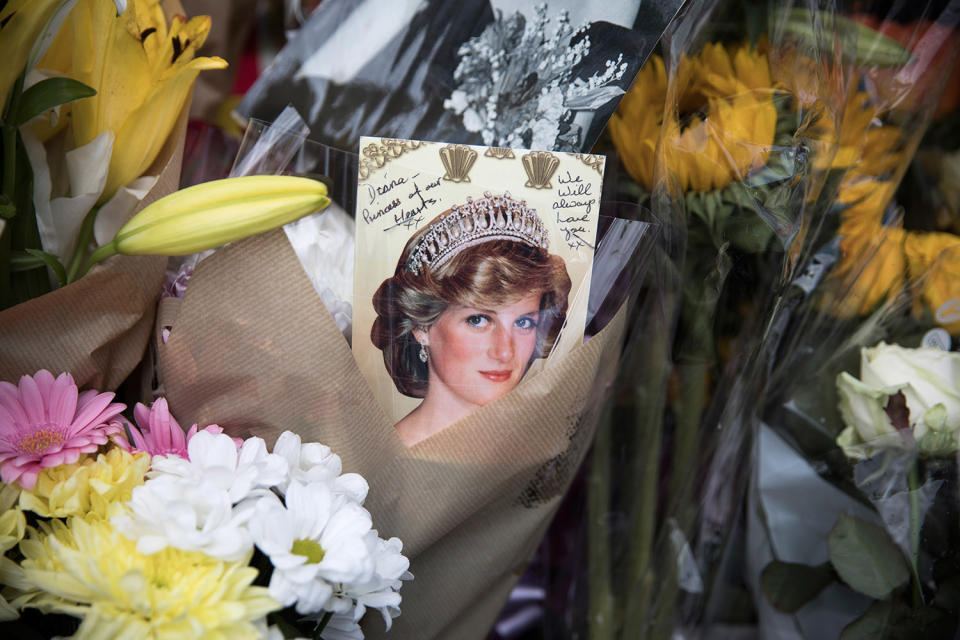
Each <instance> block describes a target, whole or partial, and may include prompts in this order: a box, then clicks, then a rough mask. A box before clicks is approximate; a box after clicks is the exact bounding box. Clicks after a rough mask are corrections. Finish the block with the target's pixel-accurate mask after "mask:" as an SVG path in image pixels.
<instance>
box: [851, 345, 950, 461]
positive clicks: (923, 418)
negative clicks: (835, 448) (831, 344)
mask: <svg viewBox="0 0 960 640" xmlns="http://www.w3.org/2000/svg"><path fill="white" fill-rule="evenodd" d="M860 378H861V379H860V380H857V379H856V378H854V377H853V376H851V375H849V374H847V373H842V374H840V376H839V377H838V378H837V392H838V394H839V396H840V414H841V416H842V417H843V422H844V424H845V425H846V429H844V430H843V432H842V433H841V434H840V436H839V437H838V438H837V444H839V445H840V446H841V447H843V450H844V452H845V453H846V454H847V455H848V456H849V457H852V458H864V457H868V456H870V455H873V454H874V453H876V452H877V451H879V450H882V449H888V448H891V447H900V448H903V447H907V446H909V440H908V439H905V438H904V437H903V436H902V435H901V434H899V433H898V432H897V429H896V427H895V426H894V425H893V423H892V422H891V420H890V417H889V416H888V415H887V413H886V407H887V403H888V402H889V399H890V397H891V396H894V395H896V394H897V393H902V394H903V396H904V398H905V400H906V405H907V411H908V422H909V427H910V429H911V431H912V435H913V440H915V441H916V443H917V447H918V449H919V450H920V451H921V452H923V453H928V454H944V453H949V452H952V451H955V450H957V449H958V447H960V353H956V352H952V351H941V350H940V349H934V348H930V347H921V348H918V349H908V348H905V347H901V346H899V345H889V344H886V343H883V342H881V343H880V344H878V345H877V346H876V347H873V348H864V349H862V350H861V352H860Z"/></svg>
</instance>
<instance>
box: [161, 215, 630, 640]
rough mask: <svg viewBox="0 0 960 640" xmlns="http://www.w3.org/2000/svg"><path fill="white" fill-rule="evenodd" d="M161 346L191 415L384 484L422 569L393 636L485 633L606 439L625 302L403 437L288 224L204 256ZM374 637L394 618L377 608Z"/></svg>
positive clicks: (373, 489) (377, 492)
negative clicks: (294, 245)
mask: <svg viewBox="0 0 960 640" xmlns="http://www.w3.org/2000/svg"><path fill="white" fill-rule="evenodd" d="M165 324H167V325H168V326H170V327H171V332H170V337H169V339H168V341H167V342H166V343H165V344H162V345H160V346H159V347H158V354H157V357H158V365H159V366H158V370H159V377H160V380H161V384H163V386H164V388H165V390H166V396H167V400H168V401H169V403H170V406H171V407H172V410H173V412H174V414H175V415H176V416H177V419H178V420H180V422H181V423H182V424H191V423H194V422H197V423H199V424H201V426H202V425H206V424H210V423H217V424H219V425H220V426H222V427H223V428H224V429H225V430H226V431H227V433H230V434H231V435H234V436H242V437H248V436H251V435H256V436H260V437H263V438H264V439H265V440H267V443H268V445H272V443H273V441H274V440H275V439H276V437H277V436H278V435H279V434H280V433H281V432H282V431H284V430H287V429H289V430H292V431H295V432H297V433H299V434H300V436H301V437H302V438H303V439H304V441H319V442H322V443H324V444H326V445H328V446H330V447H331V448H332V449H333V451H334V452H336V453H337V454H339V455H340V456H341V458H342V459H343V466H344V471H350V472H357V473H360V474H362V475H363V476H364V477H365V478H366V479H367V481H368V482H369V483H370V493H369V496H368V498H367V502H366V505H365V506H366V507H367V508H368V509H369V510H370V512H371V514H372V515H373V522H374V526H375V527H376V528H377V529H378V530H379V532H380V535H381V536H382V537H391V536H397V537H399V538H400V539H401V540H403V544H404V553H405V555H407V557H409V558H410V560H411V571H412V572H413V574H414V575H415V579H414V580H413V581H412V582H408V583H406V584H405V585H404V587H403V589H402V590H401V595H402V596H403V604H402V605H401V609H402V611H403V613H402V615H401V616H400V617H399V618H398V619H396V620H395V621H394V627H393V629H392V630H391V631H390V632H389V635H387V636H386V637H388V638H391V639H393V640H398V639H402V638H416V639H418V640H425V639H429V638H457V639H458V640H460V639H469V638H484V637H486V634H487V631H488V629H489V628H490V625H491V624H492V623H493V621H494V619H495V617H496V614H497V613H498V612H499V610H500V608H501V607H502V605H503V603H504V602H505V600H506V598H507V595H508V593H509V590H510V588H511V587H512V586H513V584H514V583H515V582H516V580H517V578H518V577H519V575H520V573H521V572H522V571H523V568H524V567H525V565H526V564H527V562H528V561H529V559H530V557H531V555H532V553H533V551H534V549H535V548H536V545H537V543H538V541H539V539H540V537H541V536H542V534H543V532H544V530H545V528H546V526H547V525H548V524H549V521H550V519H551V517H552V516H553V514H554V512H555V510H556V508H557V506H558V504H559V501H560V498H561V496H562V495H563V492H564V491H565V490H566V488H567V486H568V484H569V482H570V481H571V479H572V477H573V474H574V472H575V471H576V469H577V467H578V466H579V464H580V462H581V460H582V458H583V456H584V454H585V453H586V450H587V448H588V446H589V443H590V440H591V439H592V436H593V427H594V426H595V420H593V419H591V417H592V416H586V417H585V416H584V414H585V412H589V411H592V410H595V409H597V408H598V407H599V402H598V401H597V399H598V397H599V395H598V394H599V393H600V391H599V388H601V387H602V386H603V385H604V383H605V382H606V381H609V380H610V379H612V377H613V375H614V373H615V368H616V365H617V361H618V354H619V349H620V342H621V338H622V336H623V329H624V324H625V313H624V311H623V310H621V312H620V313H619V314H618V315H617V317H616V319H615V320H614V321H613V322H611V324H610V326H608V327H607V328H606V329H605V330H604V331H602V332H601V333H600V334H598V335H597V336H596V337H594V338H593V339H591V340H590V341H589V342H587V343H586V344H584V345H581V346H579V347H577V348H575V349H574V350H573V351H572V352H571V353H569V354H568V355H567V356H565V357H564V358H563V359H561V360H560V361H558V362H557V363H556V364H555V365H554V366H552V367H551V368H550V369H547V370H545V371H543V372H541V373H539V374H538V375H536V376H535V377H533V378H532V379H528V380H524V381H522V382H521V383H520V385H519V386H518V387H517V388H516V389H514V390H513V391H512V392H510V393H509V394H507V395H506V396H504V397H502V398H500V399H498V400H496V401H494V402H492V403H490V404H488V405H486V406H484V407H481V408H480V409H478V410H477V411H475V412H474V413H472V414H471V415H470V416H468V417H467V418H465V419H464V420H461V421H460V422H458V423H456V424H454V425H452V426H450V427H448V428H447V429H445V430H444V431H442V432H440V433H438V434H436V435H434V436H432V437H430V438H428V439H427V440H424V441H423V442H421V443H419V444H417V445H416V446H414V447H412V448H409V449H408V448H406V447H404V445H403V443H402V442H401V441H400V439H399V437H398V436H397V435H396V432H395V431H394V429H393V425H392V422H391V421H390V420H389V419H388V418H387V416H386V414H385V413H384V411H383V410H382V409H381V408H380V406H379V404H378V403H377V402H376V401H375V400H374V397H373V395H372V393H371V391H370V389H369V387H368V386H367V384H366V382H365V380H364V378H363V376H362V375H361V374H360V371H359V369H358V368H357V366H356V364H355V361H354V360H353V356H352V355H351V352H350V348H349V346H348V345H347V342H346V341H345V340H344V339H343V336H342V335H341V334H340V332H339V331H338V330H337V327H336V325H335V324H334V321H333V319H332V318H331V317H330V315H329V313H327V311H326V309H325V308H324V307H323V304H322V303H321V301H320V299H319V298H318V296H317V295H316V293H315V292H314V290H313V287H312V286H311V284H310V282H309V280H308V279H307V277H306V275H304V273H303V271H302V269H301V267H300V265H299V263H298V261H297V258H296V255H295V254H294V253H293V250H292V249H291V248H290V246H289V244H288V242H287V240H286V238H285V236H284V235H283V232H282V231H274V232H271V233H269V234H265V235H263V236H260V237H257V238H253V239H250V240H247V241H244V242H242V243H238V244H236V245H233V246H230V247H227V248H226V249H223V250H221V251H219V252H217V253H215V254H214V255H213V256H211V257H210V258H208V259H206V260H204V261H203V262H201V263H200V265H199V266H198V267H197V270H196V271H195V273H194V275H193V277H192V279H191V282H190V286H189V287H188V288H187V292H186V295H185V296H184V298H183V300H182V303H180V305H179V308H178V309H177V310H176V317H175V318H171V317H170V315H167V316H166V320H165ZM369 617H370V620H368V621H367V623H366V625H365V632H366V633H367V634H368V636H367V637H370V638H375V637H380V634H382V633H383V621H382V620H381V619H380V618H379V616H377V615H371V616H369Z"/></svg>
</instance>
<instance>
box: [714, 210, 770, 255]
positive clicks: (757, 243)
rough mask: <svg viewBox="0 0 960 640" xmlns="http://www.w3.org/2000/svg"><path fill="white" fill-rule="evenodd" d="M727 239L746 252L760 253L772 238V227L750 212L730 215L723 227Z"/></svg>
mask: <svg viewBox="0 0 960 640" xmlns="http://www.w3.org/2000/svg"><path fill="white" fill-rule="evenodd" d="M724 232H725V235H726V238H727V240H729V242H730V244H732V245H733V246H734V247H736V248H738V249H740V250H741V251H745V252H747V253H760V252H761V251H763V250H764V249H766V248H767V245H769V244H770V241H771V240H772V239H773V229H771V228H770V225H768V224H767V223H766V222H764V221H763V220H761V219H760V217H759V216H756V215H753V213H751V212H744V215H739V216H734V217H731V218H730V219H729V220H728V221H727V226H726V228H725V229H724Z"/></svg>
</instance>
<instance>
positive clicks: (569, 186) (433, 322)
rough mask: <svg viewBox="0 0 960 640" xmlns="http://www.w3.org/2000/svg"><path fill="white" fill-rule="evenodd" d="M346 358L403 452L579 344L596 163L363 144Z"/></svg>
mask: <svg viewBox="0 0 960 640" xmlns="http://www.w3.org/2000/svg"><path fill="white" fill-rule="evenodd" d="M360 151H361V153H360V157H361V160H360V162H361V167H360V180H359V185H358V189H357V201H358V205H357V216H356V219H357V238H356V268H355V277H354V304H353V309H354V325H353V336H352V342H351V345H352V349H353V354H354V357H355V358H356V361H357V364H358V366H359V368H360V371H361V372H362V373H363V375H364V378H365V379H366V381H367V383H368V384H369V386H370V389H371V391H372V393H373V395H374V397H376V398H377V400H378V402H379V403H380V405H381V407H382V408H383V410H384V411H385V413H386V415H387V417H388V419H389V420H390V422H391V423H392V424H393V425H394V429H395V431H396V435H397V436H398V438H399V440H400V441H401V442H402V443H403V444H404V445H406V446H407V447H414V446H416V445H417V444H418V443H421V442H423V441H425V440H427V439H428V438H431V437H432V436H434V435H436V434H438V433H440V432H442V431H445V430H446V429H448V428H449V427H451V426H453V425H456V424H457V423H459V422H461V421H462V420H464V418H466V417H467V416H469V415H471V414H472V413H474V412H476V411H477V410H479V409H481V408H483V407H486V406H488V405H491V404H494V403H497V402H500V401H501V400H502V401H503V402H507V404H506V405H501V408H500V409H496V411H501V410H510V409H509V407H510V406H511V405H510V401H509V399H505V398H504V397H505V396H509V394H510V393H511V392H512V391H514V390H515V389H517V388H518V387H520V386H523V385H524V382H525V381H526V380H528V379H532V378H533V377H535V376H537V375H539V374H540V372H542V371H545V370H548V369H550V368H551V366H552V363H553V362H555V361H558V360H559V359H560V358H562V357H563V356H564V354H566V353H568V352H569V351H571V350H573V349H575V348H577V346H578V345H579V344H581V343H582V341H583V332H584V325H585V322H586V306H587V298H588V297H589V287H590V271H591V265H592V261H593V243H594V237H595V235H596V227H597V218H598V212H599V197H598V194H599V193H600V187H601V184H602V180H603V158H602V157H601V156H589V155H583V154H566V153H559V152H545V151H529V150H524V149H508V148H494V147H482V146H472V145H455V144H444V143H428V142H417V141H404V140H396V139H386V138H363V139H362V141H361V145H360Z"/></svg>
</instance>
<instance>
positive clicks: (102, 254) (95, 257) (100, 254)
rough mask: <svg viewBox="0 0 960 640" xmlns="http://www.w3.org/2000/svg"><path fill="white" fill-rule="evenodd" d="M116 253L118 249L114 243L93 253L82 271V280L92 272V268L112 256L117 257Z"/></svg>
mask: <svg viewBox="0 0 960 640" xmlns="http://www.w3.org/2000/svg"><path fill="white" fill-rule="evenodd" d="M116 253H117V249H116V247H115V246H114V244H113V243H112V242H111V243H110V244H105V245H103V246H102V247H100V248H99V249H97V250H96V251H94V252H93V254H92V255H91V256H90V258H89V259H88V260H87V264H86V265H85V266H84V267H83V270H82V271H80V276H79V277H81V278H82V277H83V276H85V275H87V271H90V268H91V267H93V265H95V264H97V263H98V262H102V261H103V260H106V259H107V258H109V257H110V256H113V255H116Z"/></svg>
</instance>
